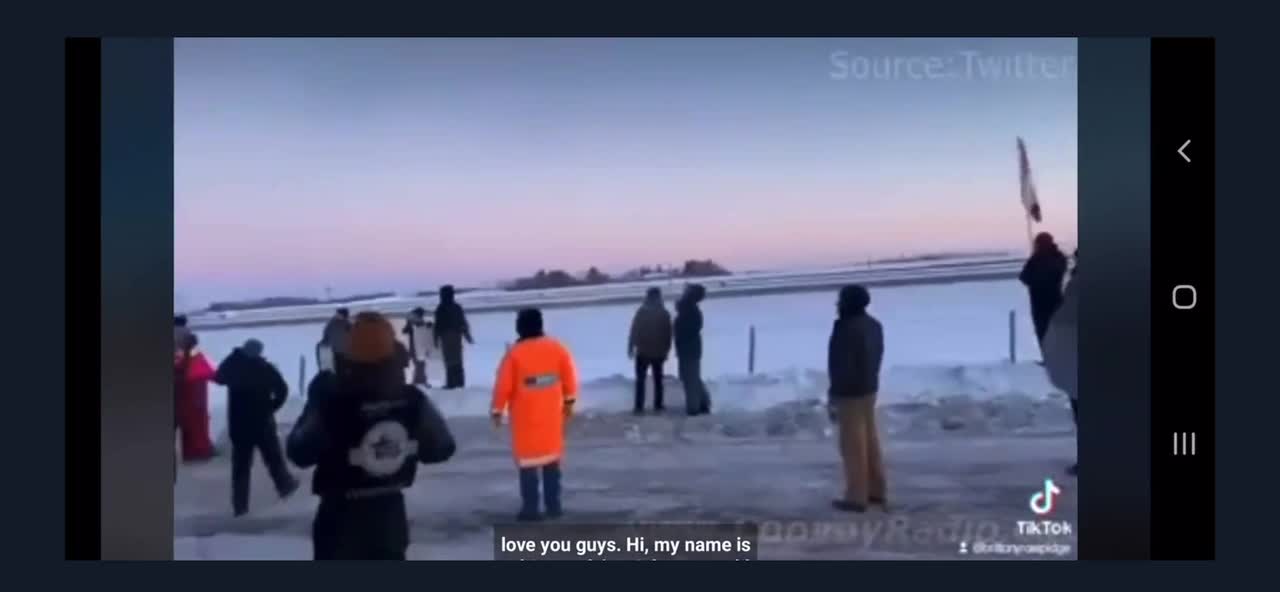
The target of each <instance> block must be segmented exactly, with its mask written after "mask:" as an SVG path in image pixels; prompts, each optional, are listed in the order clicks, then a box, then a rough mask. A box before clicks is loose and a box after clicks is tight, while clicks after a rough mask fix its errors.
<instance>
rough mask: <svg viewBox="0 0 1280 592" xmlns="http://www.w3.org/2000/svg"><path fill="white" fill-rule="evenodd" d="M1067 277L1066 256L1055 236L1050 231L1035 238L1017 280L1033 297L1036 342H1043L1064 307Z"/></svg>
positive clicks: (1032, 320) (1032, 316) (1033, 321)
mask: <svg viewBox="0 0 1280 592" xmlns="http://www.w3.org/2000/svg"><path fill="white" fill-rule="evenodd" d="M1066 275H1067V256H1066V255H1064V254H1063V253H1062V251H1061V250H1060V249H1058V245H1057V243H1055V242H1053V235H1051V234H1049V233H1047V232H1041V233H1040V234H1038V235H1036V240H1035V247H1034V249H1033V251H1032V253H1031V257H1030V258H1028V259H1027V263H1026V265H1023V266H1022V274H1021V275H1019V276H1018V277H1019V279H1020V280H1022V283H1023V285H1025V286H1026V287H1027V292H1029V293H1030V295H1031V322H1032V323H1033V324H1034V325H1035V329H1036V340H1037V341H1040V342H1044V334H1045V332H1046V331H1048V330H1049V320H1050V319H1052V318H1053V313H1054V311H1056V310H1058V307H1059V306H1062V280H1063V278H1065V277H1066Z"/></svg>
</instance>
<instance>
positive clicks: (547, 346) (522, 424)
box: [491, 308, 578, 521]
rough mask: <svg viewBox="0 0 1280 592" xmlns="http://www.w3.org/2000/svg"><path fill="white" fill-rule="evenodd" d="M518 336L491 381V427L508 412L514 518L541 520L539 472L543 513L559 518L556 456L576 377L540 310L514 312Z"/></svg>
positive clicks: (570, 411) (561, 445) (566, 352)
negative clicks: (515, 474) (516, 505)
mask: <svg viewBox="0 0 1280 592" xmlns="http://www.w3.org/2000/svg"><path fill="white" fill-rule="evenodd" d="M516 333H517V334H518V335H519V336H520V338H519V340H517V341H516V343H515V345H513V346H512V347H511V349H510V351H508V352H507V355H506V356H505V357H504V358H503V359H502V363H501V365H499V367H498V377H497V380H496V381H495V382H494V386H493V405H492V408H491V409H492V416H493V424H494V426H495V427H497V426H501V425H502V416H503V414H504V413H506V412H507V410H508V408H509V409H510V413H511V443H512V448H513V452H514V453H515V461H516V466H517V467H518V468H519V470H520V500H521V508H520V513H519V514H517V515H516V519H517V520H521V521H532V520H539V519H541V518H542V515H541V514H539V512H538V489H539V487H538V486H539V483H538V481H539V472H541V477H542V499H543V502H544V503H545V505H546V517H548V518H558V517H560V515H561V512H562V509H561V506H560V459H561V457H562V456H563V455H564V426H565V420H566V419H568V418H569V417H570V416H571V415H572V414H573V404H574V401H575V399H576V397H577V394H578V377H577V372H576V371H575V370H574V367H573V358H572V356H570V354H569V350H568V349H566V348H565V347H564V345H562V344H561V343H560V342H559V341H556V340H555V339H552V338H550V337H547V336H546V335H544V334H543V331H542V312H541V311H539V310H538V309H536V308H531V309H525V310H522V311H520V313H519V314H517V315H516Z"/></svg>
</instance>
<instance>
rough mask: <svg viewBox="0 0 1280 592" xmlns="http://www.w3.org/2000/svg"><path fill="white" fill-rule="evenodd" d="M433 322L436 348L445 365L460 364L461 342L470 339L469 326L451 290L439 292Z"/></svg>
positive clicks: (464, 313)
mask: <svg viewBox="0 0 1280 592" xmlns="http://www.w3.org/2000/svg"><path fill="white" fill-rule="evenodd" d="M433 320H434V321H435V326H436V332H435V340H436V346H438V347H439V348H440V350H441V352H440V353H441V354H442V356H443V357H444V363H445V364H446V365H455V364H461V363H462V340H463V339H464V338H465V339H467V340H468V341H469V340H470V339H471V326H470V325H469V324H468V323H467V313H466V312H465V311H463V310H462V305H460V304H458V303H457V301H455V300H454V295H453V290H451V289H446V290H441V291H440V303H439V304H437V305H436V311H435V315H434V318H433Z"/></svg>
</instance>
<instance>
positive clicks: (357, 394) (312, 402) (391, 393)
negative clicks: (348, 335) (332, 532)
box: [286, 359, 457, 495]
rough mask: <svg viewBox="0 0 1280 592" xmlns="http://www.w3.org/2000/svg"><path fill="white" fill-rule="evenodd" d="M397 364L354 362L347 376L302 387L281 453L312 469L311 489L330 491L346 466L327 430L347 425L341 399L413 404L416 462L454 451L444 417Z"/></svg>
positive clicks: (325, 376)
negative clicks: (301, 401)
mask: <svg viewBox="0 0 1280 592" xmlns="http://www.w3.org/2000/svg"><path fill="white" fill-rule="evenodd" d="M399 365H400V362H399V361H397V360H395V359H391V360H388V361H386V362H384V363H382V364H379V365H367V364H353V365H352V367H351V370H350V371H349V372H348V373H347V375H345V376H343V377H342V378H338V377H337V376H335V375H334V374H333V373H332V372H321V373H320V374H318V375H316V377H315V378H314V379H313V380H312V381H311V384H310V385H308V387H307V403H306V406H305V407H304V408H303V411H302V415H301V416H300V417H299V418H298V421H297V423H296V424H294V426H293V429H292V430H291V431H290V433H289V437H288V440H287V442H286V454H287V456H288V457H289V460H290V461H291V462H292V463H293V464H295V465H297V466H298V467H301V468H308V467H312V466H315V467H316V470H315V473H314V474H313V476H312V491H313V492H315V493H316V494H317V495H319V494H320V493H321V492H323V491H330V490H332V489H333V485H334V483H333V481H334V480H335V479H337V478H338V477H337V476H338V475H340V474H342V471H343V470H344V469H345V467H346V465H347V464H349V462H350V461H349V459H348V453H349V451H348V450H345V449H342V447H341V446H338V445H335V443H334V434H333V433H332V432H330V426H337V425H342V422H344V421H351V419H352V418H351V417H349V416H350V414H349V413H343V412H341V410H345V409H346V408H347V406H346V405H344V404H343V401H344V399H348V400H349V398H352V397H354V398H361V399H364V400H377V399H393V398H399V397H404V398H408V399H411V400H414V401H416V407H417V409H418V420H417V425H416V426H414V427H415V428H416V429H415V430H414V433H413V434H411V435H410V437H411V438H412V439H414V440H416V441H417V443H418V447H417V457H418V462H419V463H421V464H434V463H440V462H444V461H446V460H448V459H449V458H450V457H452V456H453V453H454V452H455V451H456V450H457V445H456V443H455V442H454V439H453V434H452V433H451V432H450V431H449V426H448V424H447V423H445V420H444V416H443V415H441V414H440V411H439V410H438V409H437V408H436V407H435V405H433V404H432V403H431V400H430V399H428V398H427V396H426V393H424V392H423V391H422V390H420V389H419V388H417V387H414V386H410V385H407V384H405V383H404V372H403V371H402V370H401V369H400V368H399Z"/></svg>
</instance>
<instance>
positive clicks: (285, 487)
mask: <svg viewBox="0 0 1280 592" xmlns="http://www.w3.org/2000/svg"><path fill="white" fill-rule="evenodd" d="M213 380H214V382H216V383H218V384H220V385H223V386H225V387H227V431H228V432H229V435H230V436H231V509H232V511H233V512H234V513H235V515H236V516H243V515H245V514H247V513H248V512H249V476H250V471H251V469H252V468H253V452H254V450H257V451H258V452H259V453H261V454H262V462H263V463H264V464H266V466H267V472H268V473H270V474H271V480H272V481H274V482H275V486H276V493H278V494H280V497H281V498H287V497H289V496H290V495H293V492H294V491H297V489H298V480H297V479H295V478H294V477H293V475H292V474H290V473H289V468H288V467H287V466H285V463H284V452H282V451H281V449H280V435H279V432H278V431H277V430H278V428H277V427H276V419H275V414H276V412H277V411H279V410H280V408H281V407H283V406H284V402H285V399H286V398H288V396H289V386H288V384H286V383H285V381H284V377H283V376H281V375H280V371H279V370H276V367H275V366H274V365H273V364H271V362H268V361H267V360H266V359H264V358H263V357H262V342H261V341H258V340H257V339H250V340H248V341H246V342H245V343H244V345H242V346H240V347H238V348H236V349H235V350H233V351H232V352H231V354H230V355H228V356H227V358H226V359H225V360H223V361H222V363H221V364H219V365H218V371H217V373H216V374H215V375H214V379H213Z"/></svg>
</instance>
